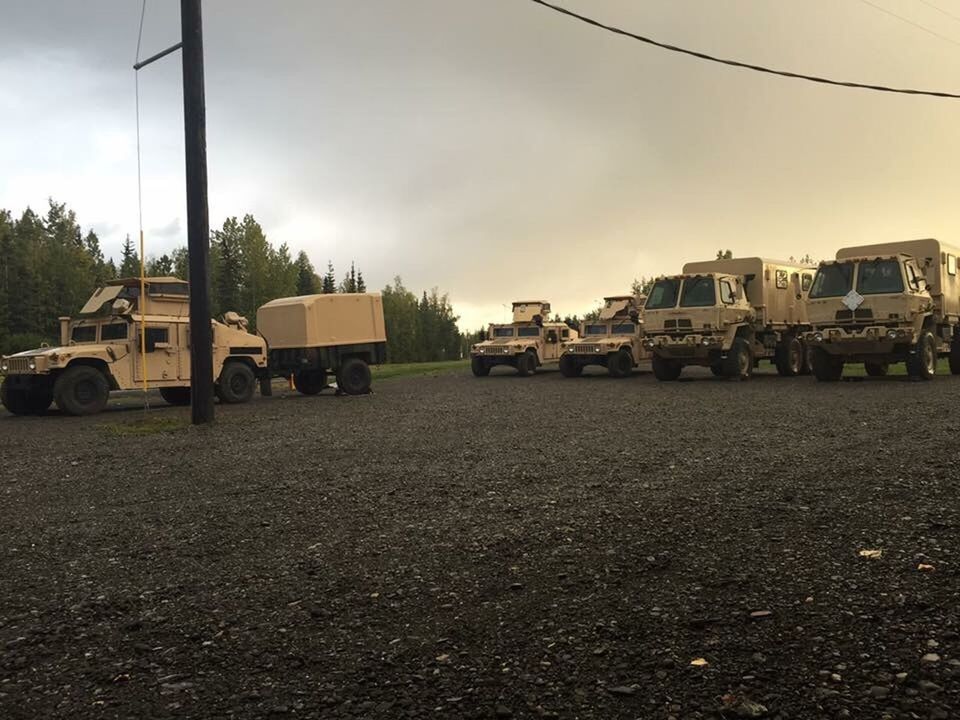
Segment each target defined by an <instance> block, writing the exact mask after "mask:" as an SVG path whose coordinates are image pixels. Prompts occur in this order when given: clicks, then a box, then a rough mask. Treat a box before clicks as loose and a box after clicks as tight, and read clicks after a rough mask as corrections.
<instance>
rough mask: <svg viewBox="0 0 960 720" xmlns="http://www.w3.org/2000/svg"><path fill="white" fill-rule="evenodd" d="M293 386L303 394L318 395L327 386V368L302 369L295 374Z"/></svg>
mask: <svg viewBox="0 0 960 720" xmlns="http://www.w3.org/2000/svg"><path fill="white" fill-rule="evenodd" d="M293 386H294V387H295V388H296V389H297V392H299V393H301V394H302V395H316V394H317V393H318V392H320V391H321V390H323V389H324V388H325V387H326V386H327V373H326V371H325V370H301V371H300V372H298V373H295V374H294V376H293Z"/></svg>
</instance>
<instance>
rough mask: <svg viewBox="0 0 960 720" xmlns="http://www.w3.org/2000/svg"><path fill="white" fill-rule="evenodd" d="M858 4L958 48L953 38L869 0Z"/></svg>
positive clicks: (957, 43)
mask: <svg viewBox="0 0 960 720" xmlns="http://www.w3.org/2000/svg"><path fill="white" fill-rule="evenodd" d="M860 2H862V3H863V4H864V5H869V6H870V7H872V8H873V9H874V10H879V11H880V12H882V13H885V14H886V15H889V16H890V17H892V18H896V19H897V20H900V21H901V22H905V23H906V24H907V25H912V26H913V27H915V28H917V29H918V30H923V32H925V33H927V34H928V35H933V37H935V38H940V39H941V40H945V41H946V42H948V43H950V44H951V45H956V46H957V47H960V42H957V41H956V40H954V39H953V38H949V37H947V36H946V35H941V34H940V33H938V32H937V31H936V30H931V29H930V28H928V27H927V26H926V25H921V24H920V23H918V22H914V21H913V20H911V19H910V18H908V17H904V16H903V15H897V13H895V12H893V10H887V9H886V8H885V7H881V6H880V5H877V4H876V3H873V2H871V1H870V0H860ZM938 9H939V8H938Z"/></svg>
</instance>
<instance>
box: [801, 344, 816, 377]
mask: <svg viewBox="0 0 960 720" xmlns="http://www.w3.org/2000/svg"><path fill="white" fill-rule="evenodd" d="M800 347H801V348H802V349H803V350H802V352H803V354H802V355H801V358H802V359H801V362H800V374H801V375H809V374H811V373H812V372H813V361H812V359H811V356H812V352H811V348H810V346H809V345H808V344H807V341H806V340H801V341H800Z"/></svg>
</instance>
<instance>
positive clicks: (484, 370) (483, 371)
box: [470, 356, 490, 377]
mask: <svg viewBox="0 0 960 720" xmlns="http://www.w3.org/2000/svg"><path fill="white" fill-rule="evenodd" d="M470 370H471V371H472V372H473V376H474V377H486V376H487V375H489V374H490V366H489V365H487V363H485V362H484V360H483V358H480V357H476V356H474V357H472V358H470Z"/></svg>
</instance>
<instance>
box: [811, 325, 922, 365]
mask: <svg viewBox="0 0 960 720" xmlns="http://www.w3.org/2000/svg"><path fill="white" fill-rule="evenodd" d="M804 339H805V340H806V341H807V344H808V345H809V346H810V347H811V348H820V349H821V350H823V351H824V352H826V353H828V354H830V355H836V356H840V357H843V358H844V359H846V360H850V361H856V360H859V359H863V358H867V359H870V358H876V357H878V356H887V357H896V356H901V355H902V356H906V355H907V354H909V352H910V349H911V348H912V347H913V345H914V344H915V343H916V342H917V333H916V332H915V331H914V330H913V329H912V328H887V327H883V326H875V327H867V328H863V329H862V330H847V329H844V328H839V327H830V328H822V329H819V330H813V331H811V332H808V333H806V334H805V335H804Z"/></svg>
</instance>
